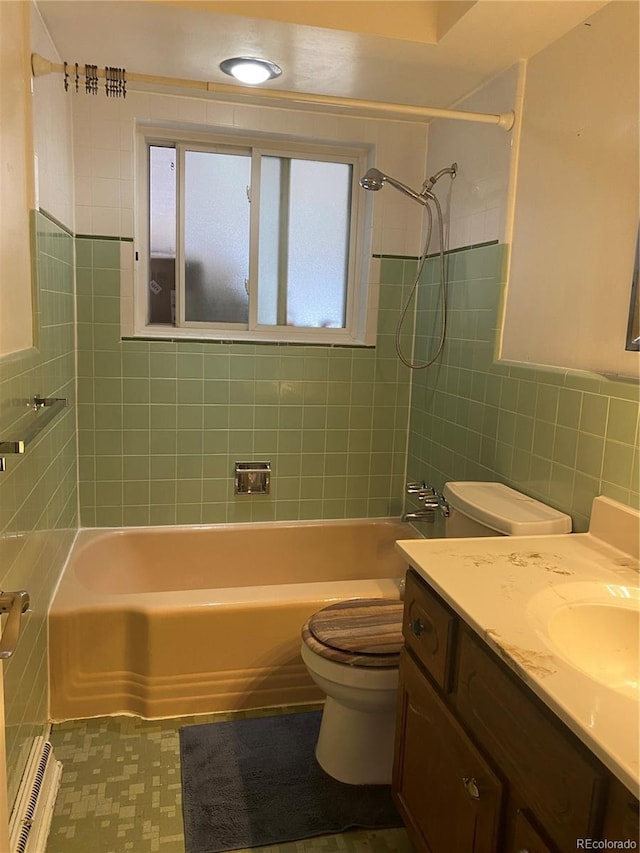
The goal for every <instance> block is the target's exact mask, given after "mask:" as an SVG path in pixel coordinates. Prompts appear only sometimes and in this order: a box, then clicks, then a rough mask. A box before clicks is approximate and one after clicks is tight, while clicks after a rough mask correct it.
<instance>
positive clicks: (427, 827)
mask: <svg viewBox="0 0 640 853" xmlns="http://www.w3.org/2000/svg"><path fill="white" fill-rule="evenodd" d="M397 726H398V727H397V733H396V761H395V765H394V780H393V790H394V795H395V797H396V802H397V804H398V807H399V808H400V810H401V812H402V815H403V817H404V818H405V821H406V822H407V825H408V829H409V833H410V835H411V838H412V841H413V843H414V845H415V846H416V848H417V850H418V851H420V853H422V851H424V853H495V851H496V850H497V843H498V828H499V820H500V810H501V803H502V784H501V782H500V780H499V779H498V778H497V776H496V775H495V774H494V773H493V771H492V770H491V768H490V767H489V765H488V764H487V763H486V761H485V760H484V759H483V757H482V756H481V755H480V753H479V752H478V751H477V749H476V748H475V747H474V745H473V744H472V743H471V741H470V740H469V738H468V737H467V736H466V734H465V733H464V731H463V730H462V728H461V727H460V725H459V724H458V723H457V722H456V720H455V719H454V718H453V717H452V716H451V714H450V712H449V710H448V709H447V707H446V705H445V704H444V703H443V702H442V700H441V699H439V697H438V696H437V695H436V693H435V691H434V689H433V688H432V687H431V686H430V685H429V683H428V681H427V679H426V677H425V676H424V675H423V674H422V672H421V671H420V670H419V669H418V667H417V665H416V664H415V663H414V661H413V660H412V658H411V657H410V655H409V653H408V652H407V651H406V650H404V651H403V652H402V657H401V663H400V692H399V714H398V724H397Z"/></svg>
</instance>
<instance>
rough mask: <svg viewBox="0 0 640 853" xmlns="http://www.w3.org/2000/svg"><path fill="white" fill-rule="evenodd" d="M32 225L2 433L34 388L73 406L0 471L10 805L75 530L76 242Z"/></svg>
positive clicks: (40, 702)
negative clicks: (32, 332) (53, 604)
mask: <svg viewBox="0 0 640 853" xmlns="http://www.w3.org/2000/svg"><path fill="white" fill-rule="evenodd" d="M33 223H34V249H35V251H34V254H35V258H36V263H35V264H34V271H35V272H36V282H37V293H36V304H37V317H36V321H37V322H36V341H35V344H36V346H35V347H34V348H33V349H31V350H28V351H26V352H24V353H20V354H18V355H16V356H11V357H8V358H3V359H0V429H1V432H2V437H3V438H4V437H5V436H6V437H8V438H17V437H19V436H17V435H16V432H19V426H20V425H17V424H16V421H17V420H18V418H19V417H20V416H22V415H23V414H24V412H25V411H26V404H27V401H28V400H29V399H30V398H32V397H33V396H34V395H35V394H39V395H43V396H51V397H67V399H68V401H69V406H68V408H67V409H66V410H65V412H64V413H63V414H62V415H59V416H58V417H57V419H56V420H55V421H53V422H52V423H51V424H50V425H49V426H48V427H46V428H45V430H44V431H43V432H42V433H41V434H40V436H39V437H38V438H37V440H35V441H34V442H33V444H31V445H29V446H28V448H27V452H26V453H25V454H24V455H20V456H18V455H8V456H7V457H6V463H7V470H6V471H5V472H4V473H0V526H1V531H2V532H1V535H0V567H1V569H0V588H2V589H6V590H16V589H26V590H27V591H28V592H29V594H30V597H31V612H30V613H29V614H27V615H26V616H25V617H23V632H22V635H21V637H20V641H19V643H18V647H17V650H16V653H15V655H14V656H13V657H12V658H10V659H9V660H7V661H5V663H4V664H3V667H4V695H5V714H6V736H7V765H8V794H9V803H11V802H12V801H13V799H14V797H15V794H16V791H17V787H18V784H19V782H20V777H21V775H22V772H23V769H24V764H25V760H26V756H27V754H28V752H29V749H30V746H31V743H32V739H33V738H34V737H35V736H37V735H42V734H43V733H44V730H45V726H46V724H47V720H48V710H49V708H48V705H49V702H48V663H47V621H46V616H47V610H48V607H49V602H50V600H51V596H52V593H53V589H54V587H55V585H56V583H57V580H58V577H59V575H60V571H61V569H62V566H63V564H64V561H65V559H66V557H67V554H68V551H69V548H70V546H71V542H72V540H73V536H74V534H75V529H76V527H77V487H76V482H77V466H76V431H75V405H74V398H75V387H74V381H75V364H74V362H75V356H74V293H73V239H72V237H71V236H69V235H68V234H67V233H66V232H65V231H64V230H63V229H61V228H60V227H58V225H57V224H55V223H54V222H52V221H51V220H49V219H48V218H47V217H46V216H44V215H42V214H36V215H35V216H34V218H33Z"/></svg>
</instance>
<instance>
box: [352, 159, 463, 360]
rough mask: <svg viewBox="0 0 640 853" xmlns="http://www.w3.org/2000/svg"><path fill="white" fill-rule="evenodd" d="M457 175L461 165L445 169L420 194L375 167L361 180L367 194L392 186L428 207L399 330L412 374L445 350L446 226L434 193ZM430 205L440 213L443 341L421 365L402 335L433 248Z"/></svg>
mask: <svg viewBox="0 0 640 853" xmlns="http://www.w3.org/2000/svg"><path fill="white" fill-rule="evenodd" d="M457 173H458V164H457V163H452V164H451V165H450V166H447V167H446V168H445V169H440V171H439V172H436V173H435V175H432V176H431V177H430V178H427V179H425V181H424V183H423V184H422V189H421V190H420V192H417V190H413V189H411V187H408V186H407V185H406V184H403V183H402V181H399V180H398V179H397V178H392V177H391V175H385V174H384V172H381V171H380V169H376V168H375V167H374V168H371V169H369V170H368V171H367V172H366V174H365V175H363V176H362V177H361V178H360V186H361V187H362V188H363V189H365V190H372V191H373V192H377V191H378V190H381V189H382V187H383V186H384V185H385V184H391V186H392V187H395V188H396V189H397V190H399V191H400V192H401V193H404V195H406V196H409V198H412V199H413V200H414V201H417V202H418V203H419V204H422V205H424V207H425V208H426V213H427V220H428V226H427V237H426V240H425V245H424V249H423V252H422V256H421V258H420V262H419V263H418V269H417V272H416V275H415V278H414V281H413V285H412V287H411V292H410V293H409V296H408V297H407V300H406V302H405V304H404V306H403V308H402V311H401V312H400V319H399V320H398V325H397V327H396V339H395V344H396V353H397V354H398V358H399V359H400V361H401V362H402V363H403V364H404V365H406V366H407V367H409V368H410V369H411V370H421V369H422V368H424V367H430V366H431V365H432V364H433V363H434V361H435V360H436V359H437V358H438V356H439V355H440V353H441V352H442V348H443V347H444V338H445V333H446V325H447V279H446V270H445V263H444V226H443V222H442V210H441V208H440V202H439V201H438V198H437V196H435V195H434V194H433V192H432V190H433V187H434V185H435V184H436V183H437V182H438V181H439V180H440V178H441V177H442V176H443V175H450V176H451V179H452V180H453V179H454V178H455V177H456V175H457ZM429 202H432V203H433V206H434V207H435V209H436V214H437V222H438V237H439V243H440V245H439V250H438V256H439V259H440V319H441V322H440V340H439V343H438V346H437V347H436V351H435V353H434V354H433V355H432V356H431V357H430V358H429V359H428V360H427V361H425V362H422V363H417V362H415V361H411V360H410V359H409V358H407V357H405V355H404V354H403V352H402V348H401V345H400V335H401V331H402V324H403V323H404V320H405V317H406V316H407V311H408V309H409V305H410V303H411V300H412V299H413V298H414V296H415V295H416V290H417V288H418V282H419V281H420V276H421V275H422V269H423V267H424V264H425V261H426V259H427V252H428V251H429V244H430V242H431V231H432V226H433V214H432V211H431V205H430V204H429ZM414 343H415V341H414Z"/></svg>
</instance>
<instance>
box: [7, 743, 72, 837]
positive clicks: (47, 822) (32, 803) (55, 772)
mask: <svg viewBox="0 0 640 853" xmlns="http://www.w3.org/2000/svg"><path fill="white" fill-rule="evenodd" d="M61 775H62V764H61V763H60V762H59V761H56V760H55V758H54V757H53V747H52V746H51V744H50V743H49V742H48V741H45V739H44V738H43V737H37V738H34V741H33V745H32V747H31V751H30V753H29V758H28V760H27V766H26V768H25V771H24V774H23V776H22V781H21V782H20V787H19V789H18V795H17V797H16V802H15V805H14V807H13V811H12V812H11V818H10V820H9V841H10V849H11V853H45V848H46V846H47V836H48V835H49V829H50V827H51V818H52V817H53V807H54V805H55V801H56V796H57V793H58V788H59V787H60V776H61Z"/></svg>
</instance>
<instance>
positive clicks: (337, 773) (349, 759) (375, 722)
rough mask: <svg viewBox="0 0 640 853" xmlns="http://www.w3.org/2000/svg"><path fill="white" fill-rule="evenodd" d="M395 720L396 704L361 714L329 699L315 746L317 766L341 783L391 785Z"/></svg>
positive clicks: (361, 712)
mask: <svg viewBox="0 0 640 853" xmlns="http://www.w3.org/2000/svg"><path fill="white" fill-rule="evenodd" d="M395 721H396V708H395V702H393V704H391V705H390V707H388V708H383V709H382V710H381V711H376V712H372V711H371V709H368V710H366V711H358V710H356V709H354V708H349V707H347V706H346V705H343V704H341V703H340V702H337V701H336V700H335V699H333V698H331V696H328V697H327V700H326V702H325V706H324V711H323V713H322V724H321V726H320V734H319V736H318V743H317V745H316V758H317V759H318V763H319V764H320V766H321V767H322V769H323V770H324V771H325V773H328V774H329V776H332V777H333V778H334V779H337V780H338V781H339V782H347V783H348V784H350V785H390V784H391V774H392V771H393V748H394V739H395Z"/></svg>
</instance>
